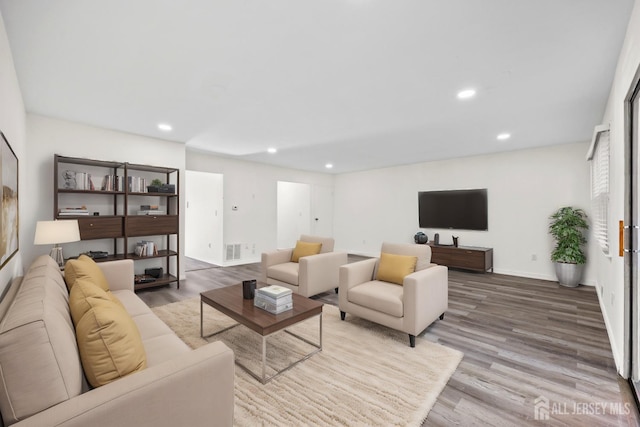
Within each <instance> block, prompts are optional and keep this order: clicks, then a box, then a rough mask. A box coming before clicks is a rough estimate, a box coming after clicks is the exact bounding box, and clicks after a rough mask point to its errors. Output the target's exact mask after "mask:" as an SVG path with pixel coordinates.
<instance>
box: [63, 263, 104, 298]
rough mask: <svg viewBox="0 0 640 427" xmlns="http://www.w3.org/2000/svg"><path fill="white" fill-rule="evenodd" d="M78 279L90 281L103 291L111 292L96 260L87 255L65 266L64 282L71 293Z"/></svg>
mask: <svg viewBox="0 0 640 427" xmlns="http://www.w3.org/2000/svg"><path fill="white" fill-rule="evenodd" d="M78 279H89V280H90V281H92V282H93V283H95V284H96V285H98V286H100V287H101V288H102V289H103V290H105V291H108V290H109V282H107V278H106V277H104V273H102V270H101V269H100V267H99V266H98V264H96V262H95V261H94V260H92V259H91V258H90V257H88V256H86V255H80V256H79V257H78V258H77V259H70V260H69V261H67V263H66V264H65V266H64V281H65V282H66V283H67V289H69V292H71V288H72V287H73V284H74V283H75V282H76V280H78Z"/></svg>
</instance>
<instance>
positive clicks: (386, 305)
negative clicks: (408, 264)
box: [348, 280, 404, 317]
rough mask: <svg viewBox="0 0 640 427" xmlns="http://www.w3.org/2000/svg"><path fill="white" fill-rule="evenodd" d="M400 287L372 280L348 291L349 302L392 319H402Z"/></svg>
mask: <svg viewBox="0 0 640 427" xmlns="http://www.w3.org/2000/svg"><path fill="white" fill-rule="evenodd" d="M402 292H403V287H402V286H396V285H394V284H391V283H388V282H380V281H378V280H373V281H371V282H365V283H362V284H360V285H357V286H354V287H352V288H350V289H349V296H348V298H349V302H352V303H354V304H358V305H361V306H363V307H367V308H370V309H372V310H375V311H380V312H382V313H386V314H388V315H390V316H394V317H403V316H404V309H403V305H402Z"/></svg>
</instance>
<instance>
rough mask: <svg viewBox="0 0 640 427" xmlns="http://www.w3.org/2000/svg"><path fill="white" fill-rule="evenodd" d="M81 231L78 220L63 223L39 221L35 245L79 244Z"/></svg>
mask: <svg viewBox="0 0 640 427" xmlns="http://www.w3.org/2000/svg"><path fill="white" fill-rule="evenodd" d="M79 240H80V229H79V228H78V220H77V219H69V220H63V221H38V223H37V224H36V237H35V238H34V240H33V244H34V245H57V244H59V243H69V242H78V241H79Z"/></svg>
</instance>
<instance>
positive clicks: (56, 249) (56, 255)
mask: <svg viewBox="0 0 640 427" xmlns="http://www.w3.org/2000/svg"><path fill="white" fill-rule="evenodd" d="M49 256H50V257H51V258H53V260H54V261H55V262H57V263H58V267H62V266H63V265H64V258H63V257H62V247H61V246H60V245H54V246H53V249H51V252H50V253H49Z"/></svg>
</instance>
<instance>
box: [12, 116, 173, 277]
mask: <svg viewBox="0 0 640 427" xmlns="http://www.w3.org/2000/svg"><path fill="white" fill-rule="evenodd" d="M27 138H28V141H29V144H28V147H27V157H28V159H29V162H28V165H27V170H26V173H27V176H28V182H27V186H26V191H25V193H26V194H28V195H29V197H28V198H27V200H26V201H25V206H24V209H23V210H21V212H20V222H21V223H22V227H21V232H22V233H23V237H24V239H26V242H25V243H26V244H25V247H24V253H23V257H24V260H25V263H26V264H27V265H28V264H29V263H31V262H32V261H33V259H35V257H36V256H38V255H41V254H46V253H48V252H49V251H50V249H51V248H50V247H46V246H34V245H33V236H34V233H35V224H36V222H37V221H39V220H51V219H52V218H53V155H54V154H60V155H63V156H70V157H84V158H89V159H97V160H113V161H126V162H131V163H139V164H146V165H154V166H166V167H174V168H178V169H180V177H181V179H180V193H181V194H184V171H185V168H184V165H185V149H184V145H183V144H179V143H176V142H169V141H164V140H160V139H154V138H146V137H142V136H138V135H132V134H128V133H123V132H117V131H113V130H107V129H101V128H96V127H92V126H87V125H82V124H79V123H74V122H68V121H64V120H58V119H53V118H49V117H43V116H39V115H34V114H28V115H27ZM25 193H23V194H25ZM180 212H184V197H181V198H180ZM180 222H181V223H180V233H181V235H182V236H184V215H181V219H180ZM88 245H89V246H88ZM93 247H95V246H94V245H93V244H92V243H88V242H82V243H75V244H73V243H70V244H65V245H64V246H63V249H64V251H65V254H68V255H73V254H77V253H79V251H81V250H87V249H89V248H93ZM180 254H181V255H180V256H181V262H180V270H181V271H180V277H181V278H184V262H182V259H183V258H184V239H182V240H181V242H180ZM136 272H137V273H138V271H136Z"/></svg>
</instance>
